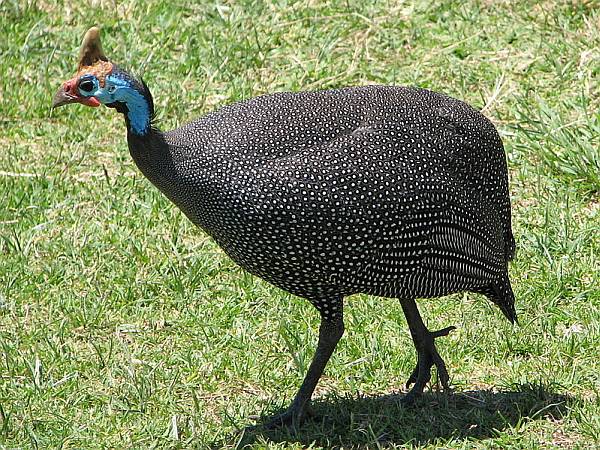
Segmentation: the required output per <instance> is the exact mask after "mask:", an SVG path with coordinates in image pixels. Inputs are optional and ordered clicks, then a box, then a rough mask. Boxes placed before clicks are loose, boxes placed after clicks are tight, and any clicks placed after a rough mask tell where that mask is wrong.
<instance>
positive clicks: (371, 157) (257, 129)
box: [52, 27, 517, 427]
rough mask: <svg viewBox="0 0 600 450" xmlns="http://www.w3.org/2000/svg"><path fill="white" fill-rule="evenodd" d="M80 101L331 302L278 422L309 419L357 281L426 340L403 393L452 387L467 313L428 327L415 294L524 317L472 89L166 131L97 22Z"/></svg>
mask: <svg viewBox="0 0 600 450" xmlns="http://www.w3.org/2000/svg"><path fill="white" fill-rule="evenodd" d="M71 103H80V104H83V105H87V106H91V107H97V106H100V105H101V104H103V105H105V106H107V107H109V108H114V109H115V110H116V111H117V112H119V113H121V114H123V116H124V118H125V124H126V127H127V142H128V147H129V152H130V154H131V156H132V158H133V160H134V162H135V164H136V165H137V167H138V168H139V170H140V171H141V172H142V173H143V175H144V176H145V177H147V178H148V180H149V181H150V182H151V183H152V184H153V185H154V186H156V187H157V188H158V189H159V190H160V191H161V192H162V193H163V194H164V195H165V196H166V197H167V198H168V199H169V200H170V201H171V202H172V203H174V204H175V205H176V206H177V207H178V208H179V209H180V210H181V211H182V212H183V213H184V214H185V215H186V216H187V217H188V218H189V219H190V220H191V222H193V223H194V224H195V225H197V226H198V227H200V228H201V229H202V230H204V232H205V233H207V234H208V235H209V236H211V237H212V238H213V239H214V240H215V241H216V243H217V244H218V245H219V246H220V247H221V248H222V249H223V251H224V252H225V253H226V254H227V255H228V256H229V257H230V258H231V259H232V260H233V261H235V262H236V263H237V264H238V265H239V266H241V267H242V268H243V269H245V270H246V271H248V272H250V273H251V274H253V275H255V276H258V277H260V278H262V279H264V280H266V281H267V282H269V283H271V284H272V285H274V286H277V287H279V288H281V289H283V290H284V291H287V292H289V293H292V294H294V295H296V296H299V297H302V298H305V299H307V300H308V301H309V302H310V303H311V304H312V305H313V306H314V307H315V308H316V309H317V310H318V312H319V313H320V319H321V321H320V326H319V333H318V343H317V347H316V350H315V353H314V356H313V359H312V362H311V364H310V366H309V368H308V370H307V373H306V375H305V378H304V380H303V382H302V384H301V385H300V388H299V389H298V391H297V394H296V395H295V397H294V399H293V400H292V402H291V404H290V405H289V407H288V408H287V409H285V410H284V411H283V412H282V413H280V414H279V415H276V416H275V417H273V418H272V419H271V420H270V422H268V423H267V425H268V426H273V427H278V426H292V425H293V426H295V425H299V424H301V423H302V422H303V421H305V420H306V419H307V418H309V417H311V415H312V409H311V398H312V395H313V392H314V390H315V387H316V385H317V383H318V381H319V378H320V377H321V375H322V374H323V371H324V369H325V366H326V364H327V362H328V360H329V359H330V356H331V355H332V353H333V352H334V349H335V347H336V345H337V343H338V341H339V340H340V338H341V337H342V335H343V334H344V319H343V317H344V314H343V309H344V304H343V300H344V298H345V297H347V296H349V295H352V294H356V293H364V294H369V295H374V296H379V297H388V298H394V299H398V300H399V303H400V305H401V308H402V310H403V313H404V315H405V316H406V320H407V324H408V328H409V331H410V334H411V337H412V340H413V342H414V346H415V350H416V353H417V364H416V367H415V369H414V370H413V371H412V373H411V375H410V376H409V378H408V381H407V383H406V387H407V389H408V388H410V390H409V391H408V393H407V394H406V395H405V396H404V397H403V398H402V401H403V402H404V403H406V404H412V403H414V401H415V399H417V398H418V397H419V396H420V395H421V394H422V393H423V391H424V389H425V388H426V386H427V384H428V383H429V381H430V380H431V371H432V369H433V368H434V366H435V368H436V370H437V373H438V380H439V382H441V385H442V387H443V389H444V391H446V390H450V385H449V380H450V378H449V374H448V371H447V368H446V365H445V363H444V361H443V359H442V358H441V356H440V354H439V352H438V350H437V348H436V345H435V340H436V338H439V337H442V336H446V335H448V334H449V333H450V332H451V331H452V330H454V329H455V327H454V326H449V327H447V328H444V329H441V330H433V331H432V330H429V329H428V328H427V326H426V325H425V323H424V321H423V319H422V317H421V315H420V313H419V310H418V307H417V304H416V299H422V298H437V297H441V296H445V295H449V294H453V293H457V292H474V293H479V294H483V295H484V296H486V297H487V298H488V299H489V300H491V301H492V302H493V303H494V304H496V305H497V306H498V307H499V309H500V310H501V312H502V313H503V314H504V315H505V316H506V317H507V318H508V319H509V320H510V321H511V322H513V323H516V320H517V315H516V311H515V306H514V305H515V297H514V294H513V290H512V287H511V282H510V279H509V273H508V265H509V261H510V260H511V259H512V258H513V257H514V255H515V239H514V237H513V232H512V227H511V203H510V196H509V184H508V169H507V161H506V154H505V151H504V146H503V143H502V140H501V138H500V136H499V134H498V132H497V130H496V128H495V127H494V125H493V124H492V123H491V121H490V120H489V119H487V118H486V117H485V116H484V115H483V114H481V113H480V112H479V111H477V110H476V109H475V108H473V107H471V106H469V105H468V104H466V103H465V102H463V101H460V100H457V99H454V98H452V97H449V96H447V95H444V94H441V93H436V92H433V91H431V90H427V89H422V88H418V87H402V86H384V85H368V86H355V87H342V88H339V89H331V90H321V91H301V92H278V93H272V94H266V95H262V96H259V97H255V98H251V99H247V100H243V101H239V102H237V103H233V104H229V105H225V106H222V107H221V108H220V109H217V110H215V111H213V112H210V113H208V114H206V115H204V116H203V117H201V118H199V119H197V120H195V121H192V122H190V123H187V124H186V125H183V126H182V127H180V128H177V129H174V130H172V131H168V132H163V131H161V130H160V129H159V128H158V127H157V125H156V121H155V107H154V102H153V97H152V94H151V93H150V90H149V88H148V86H147V85H146V83H145V82H144V81H143V80H141V79H138V78H136V77H134V76H132V75H131V74H130V73H129V72H127V71H126V70H124V69H122V68H121V67H120V66H118V65H117V64H116V63H114V62H113V61H111V60H109V59H108V58H107V57H106V56H105V54H104V51H103V49H102V45H101V41H100V29H99V28H98V27H92V28H90V29H89V30H88V31H87V33H86V34H85V36H84V39H83V43H82V45H81V49H80V52H79V64H78V69H77V72H76V74H75V76H74V77H72V78H71V79H69V80H67V81H65V82H64V83H62V85H61V86H60V88H59V89H58V91H57V92H56V94H55V96H54V98H53V101H52V107H53V108H56V107H59V106H62V105H66V104H71ZM411 386H412V387H411Z"/></svg>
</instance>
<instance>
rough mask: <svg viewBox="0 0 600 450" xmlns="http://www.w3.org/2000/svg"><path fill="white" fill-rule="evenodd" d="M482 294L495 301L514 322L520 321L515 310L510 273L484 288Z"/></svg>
mask: <svg viewBox="0 0 600 450" xmlns="http://www.w3.org/2000/svg"><path fill="white" fill-rule="evenodd" d="M482 294H484V295H486V296H487V297H488V298H489V299H490V300H491V301H492V302H494V303H495V304H496V305H497V306H498V307H499V308H500V311H502V314H504V315H505V316H506V318H507V319H508V320H510V321H511V322H512V323H514V324H517V323H518V322H517V312H516V311H515V294H514V293H513V290H512V286H511V284H510V279H509V278H508V274H505V275H504V277H503V278H501V279H500V280H498V281H496V282H495V283H494V284H492V285H489V286H488V287H487V288H485V289H484V290H482Z"/></svg>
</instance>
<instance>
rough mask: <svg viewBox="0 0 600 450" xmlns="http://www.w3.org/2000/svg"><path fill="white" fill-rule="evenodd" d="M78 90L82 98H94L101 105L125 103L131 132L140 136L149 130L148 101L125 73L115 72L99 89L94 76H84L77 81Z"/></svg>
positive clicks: (107, 77)
mask: <svg viewBox="0 0 600 450" xmlns="http://www.w3.org/2000/svg"><path fill="white" fill-rule="evenodd" d="M88 88H89V90H87V89H88ZM78 89H79V93H80V94H81V95H82V96H84V97H96V98H97V99H98V101H99V102H100V103H103V104H108V103H114V102H122V103H125V105H127V118H128V119H129V126H130V128H131V131H132V132H133V133H135V134H137V135H140V136H143V135H145V134H146V133H148V131H149V129H150V108H149V107H148V101H147V100H146V98H144V96H143V95H142V93H141V92H140V91H139V90H138V89H136V88H135V85H134V82H133V80H132V79H131V78H129V77H128V76H127V75H126V74H125V73H123V72H117V73H111V74H110V75H108V76H106V78H105V79H104V87H100V82H99V81H98V78H96V77H95V76H94V75H84V76H82V77H81V78H80V80H79V88H78Z"/></svg>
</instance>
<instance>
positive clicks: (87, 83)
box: [79, 80, 94, 92]
mask: <svg viewBox="0 0 600 450" xmlns="http://www.w3.org/2000/svg"><path fill="white" fill-rule="evenodd" d="M79 90H81V91H83V92H92V91H93V90H94V82H93V81H92V80H83V81H82V82H81V83H79Z"/></svg>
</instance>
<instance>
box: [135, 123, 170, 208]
mask: <svg viewBox="0 0 600 450" xmlns="http://www.w3.org/2000/svg"><path fill="white" fill-rule="evenodd" d="M127 143H128V145H129V152H130V154H131V156H132V158H133V160H134V162H135V164H136V165H137V166H138V168H139V169H140V170H141V171H142V173H143V174H144V175H145V176H146V178H148V179H149V180H150V181H151V182H152V184H154V185H155V186H156V187H158V188H159V189H160V190H161V191H163V192H164V193H165V194H167V196H168V192H169V191H170V189H171V187H172V183H173V181H174V177H175V167H174V164H173V158H172V155H171V152H170V149H169V145H168V144H167V142H166V141H165V139H164V135H163V133H162V132H161V131H159V130H157V129H155V128H152V127H149V129H148V131H147V132H146V133H145V134H143V135H139V134H137V133H135V132H134V131H133V130H132V129H131V128H130V127H128V129H127Z"/></svg>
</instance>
